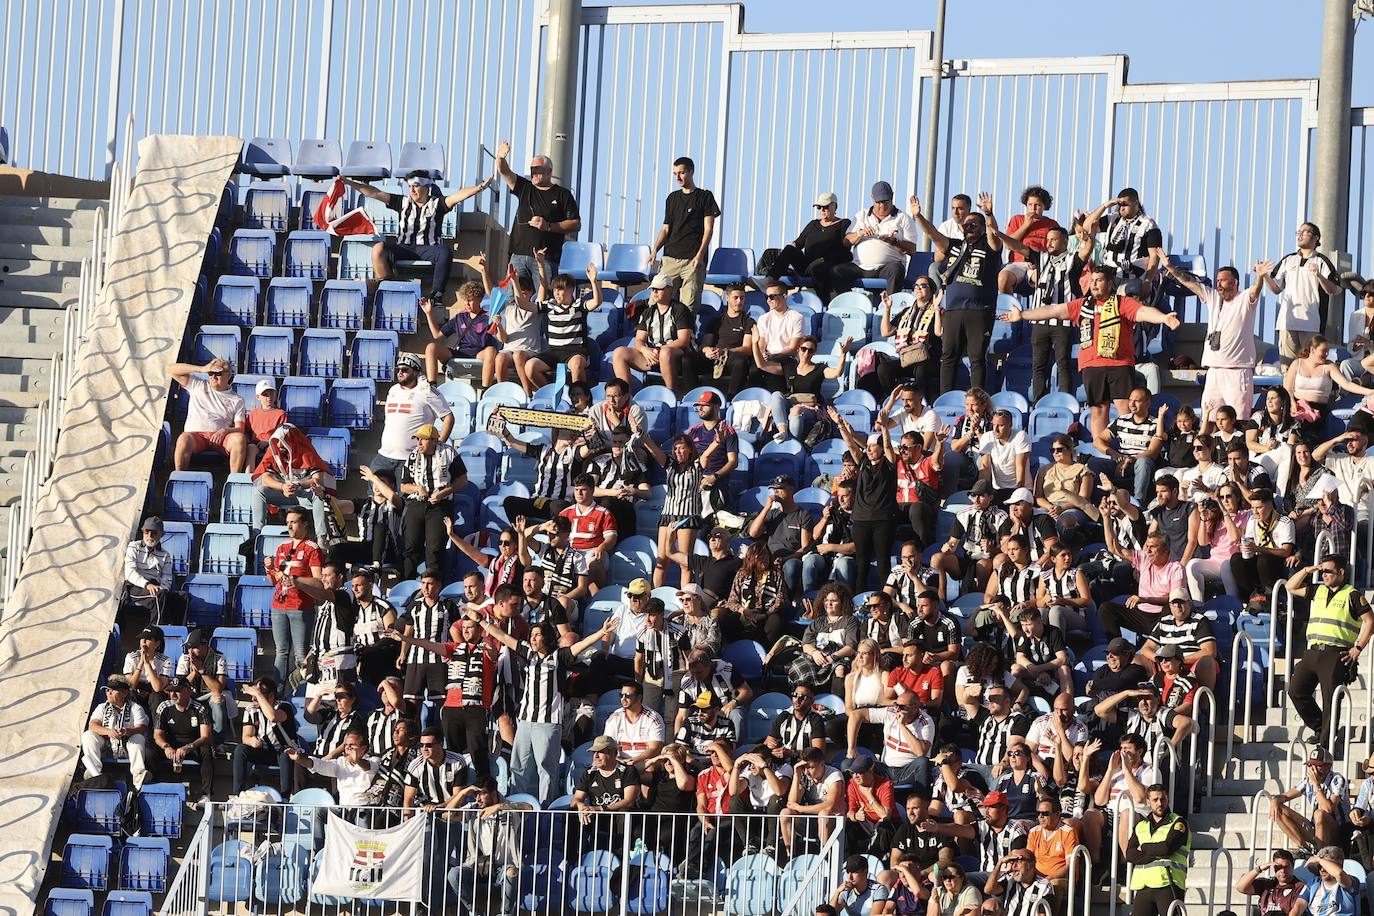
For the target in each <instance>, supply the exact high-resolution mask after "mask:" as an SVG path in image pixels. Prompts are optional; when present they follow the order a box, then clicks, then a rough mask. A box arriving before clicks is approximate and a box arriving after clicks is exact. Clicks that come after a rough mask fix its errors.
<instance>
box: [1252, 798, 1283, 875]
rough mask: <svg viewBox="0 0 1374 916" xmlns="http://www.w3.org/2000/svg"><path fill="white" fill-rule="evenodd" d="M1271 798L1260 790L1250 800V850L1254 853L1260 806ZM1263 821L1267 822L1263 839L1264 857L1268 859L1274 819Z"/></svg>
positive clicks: (1272, 839)
mask: <svg viewBox="0 0 1374 916" xmlns="http://www.w3.org/2000/svg"><path fill="white" fill-rule="evenodd" d="M1284 785H1288V783H1284ZM1272 797H1273V796H1271V795H1270V794H1269V790H1268V789H1260V790H1258V791H1257V792H1255V795H1254V797H1253V798H1252V799H1251V800H1250V848H1251V850H1253V851H1255V852H1258V851H1259V848H1260V846H1259V829H1260V828H1259V817H1260V806H1261V805H1263V803H1264V801H1265V800H1266V799H1269V798H1272ZM1265 820H1266V821H1267V822H1268V825H1267V827H1266V831H1267V832H1266V834H1265V837H1264V857H1265V858H1268V857H1270V856H1272V855H1273V854H1274V819H1273V818H1272V817H1266V818H1265Z"/></svg>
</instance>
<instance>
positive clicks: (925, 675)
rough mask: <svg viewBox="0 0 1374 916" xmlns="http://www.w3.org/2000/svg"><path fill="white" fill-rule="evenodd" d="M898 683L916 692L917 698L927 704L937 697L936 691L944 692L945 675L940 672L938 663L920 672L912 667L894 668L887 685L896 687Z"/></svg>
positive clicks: (889, 673)
mask: <svg viewBox="0 0 1374 916" xmlns="http://www.w3.org/2000/svg"><path fill="white" fill-rule="evenodd" d="M898 685H901V686H902V687H905V688H906V689H907V690H908V691H910V692H911V693H914V694H915V695H916V699H918V700H920V701H921V703H922V704H925V703H929V702H930V701H931V700H933V699H935V691H937V690H938V691H940V692H941V694H943V693H944V690H945V676H944V675H943V674H941V673H940V668H939V666H938V665H932V666H930V667H929V668H927V669H926V670H924V671H922V672H921V673H920V674H917V673H916V672H915V671H912V670H911V669H910V668H893V669H892V670H891V671H890V672H888V675H887V686H889V687H896V686H898Z"/></svg>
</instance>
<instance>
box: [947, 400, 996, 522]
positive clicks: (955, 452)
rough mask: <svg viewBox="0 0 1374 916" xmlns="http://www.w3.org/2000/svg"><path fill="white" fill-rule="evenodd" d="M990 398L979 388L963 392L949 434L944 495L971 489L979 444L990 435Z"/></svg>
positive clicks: (976, 469) (975, 473)
mask: <svg viewBox="0 0 1374 916" xmlns="http://www.w3.org/2000/svg"><path fill="white" fill-rule="evenodd" d="M994 410H995V408H994V407H993V406H992V396H991V395H989V394H988V393H987V392H986V391H984V390H983V389H982V388H970V389H969V390H968V391H967V392H965V393H964V414H963V416H961V417H960V418H959V419H957V420H955V421H954V431H953V432H952V433H950V437H951V438H950V440H949V454H948V455H946V456H945V465H946V467H947V468H948V469H949V471H948V473H946V474H945V475H944V495H946V496H948V495H949V494H950V493H953V492H954V491H955V490H958V489H959V488H961V487H967V486H970V485H971V484H972V483H973V480H974V478H975V477H977V475H978V468H979V460H978V459H979V456H980V453H979V450H978V449H979V445H978V444H979V443H980V442H981V441H982V440H983V435H984V433H989V432H992V414H993V411H994Z"/></svg>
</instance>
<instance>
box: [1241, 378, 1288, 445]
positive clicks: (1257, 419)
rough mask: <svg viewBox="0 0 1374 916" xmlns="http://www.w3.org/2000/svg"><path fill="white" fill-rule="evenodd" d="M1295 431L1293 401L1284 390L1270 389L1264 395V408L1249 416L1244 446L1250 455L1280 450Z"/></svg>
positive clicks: (1286, 390)
mask: <svg viewBox="0 0 1374 916" xmlns="http://www.w3.org/2000/svg"><path fill="white" fill-rule="evenodd" d="M1296 430H1297V421H1295V420H1294V419H1293V399H1292V397H1290V396H1289V394H1288V389H1286V388H1278V387H1274V388H1270V389H1269V390H1268V391H1266V392H1265V393H1264V406H1263V407H1261V408H1260V409H1259V410H1256V411H1255V412H1254V413H1252V414H1251V415H1250V427H1249V428H1248V429H1246V430H1245V444H1246V445H1247V446H1249V448H1250V452H1251V454H1256V455H1263V454H1264V453H1265V452H1272V451H1276V450H1281V449H1282V448H1283V447H1284V446H1286V445H1288V444H1289V441H1290V439H1292V438H1293V437H1294V435H1295V433H1296Z"/></svg>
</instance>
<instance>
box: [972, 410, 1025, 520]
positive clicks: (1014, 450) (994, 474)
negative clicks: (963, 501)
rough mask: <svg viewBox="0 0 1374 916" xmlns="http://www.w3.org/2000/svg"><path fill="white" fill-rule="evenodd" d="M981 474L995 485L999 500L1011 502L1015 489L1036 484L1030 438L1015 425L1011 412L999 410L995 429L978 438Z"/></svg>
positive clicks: (993, 424)
mask: <svg viewBox="0 0 1374 916" xmlns="http://www.w3.org/2000/svg"><path fill="white" fill-rule="evenodd" d="M978 453H979V459H978V463H979V469H978V474H979V477H980V478H982V479H983V480H986V481H988V482H989V483H991V484H992V489H993V492H994V494H995V495H996V497H997V501H998V502H1007V501H1008V500H1009V497H1010V496H1011V495H1012V493H1013V491H1016V490H1018V489H1026V490H1027V492H1029V490H1028V489H1027V488H1029V487H1030V485H1031V483H1032V478H1031V472H1030V453H1031V444H1030V438H1029V437H1028V436H1027V435H1026V433H1025V431H1024V430H1017V429H1013V428H1012V419H1011V412H1010V411H1007V410H998V411H995V412H994V413H993V415H992V429H991V430H990V431H989V432H986V433H983V436H982V438H981V439H979V440H978Z"/></svg>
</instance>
